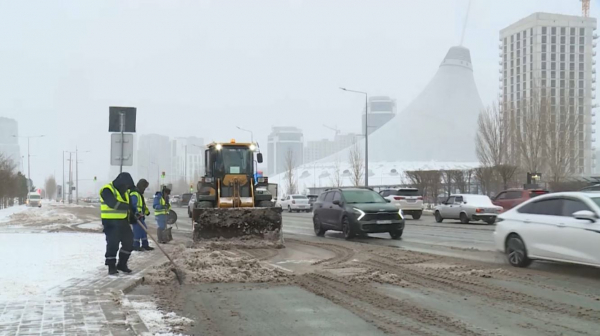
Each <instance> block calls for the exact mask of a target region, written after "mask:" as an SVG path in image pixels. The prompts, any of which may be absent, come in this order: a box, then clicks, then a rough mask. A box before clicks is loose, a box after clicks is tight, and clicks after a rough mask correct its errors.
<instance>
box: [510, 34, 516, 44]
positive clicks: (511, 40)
mask: <svg viewBox="0 0 600 336" xmlns="http://www.w3.org/2000/svg"><path fill="white" fill-rule="evenodd" d="M514 41H515V36H514V35H510V42H511V43H512V42H514Z"/></svg>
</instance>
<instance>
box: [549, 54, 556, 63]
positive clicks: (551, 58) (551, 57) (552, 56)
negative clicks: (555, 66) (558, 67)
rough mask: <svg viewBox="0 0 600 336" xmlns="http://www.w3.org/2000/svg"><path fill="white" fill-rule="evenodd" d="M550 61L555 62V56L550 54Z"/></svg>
mask: <svg viewBox="0 0 600 336" xmlns="http://www.w3.org/2000/svg"><path fill="white" fill-rule="evenodd" d="M550 60H551V61H552V62H554V61H556V54H551V55H550Z"/></svg>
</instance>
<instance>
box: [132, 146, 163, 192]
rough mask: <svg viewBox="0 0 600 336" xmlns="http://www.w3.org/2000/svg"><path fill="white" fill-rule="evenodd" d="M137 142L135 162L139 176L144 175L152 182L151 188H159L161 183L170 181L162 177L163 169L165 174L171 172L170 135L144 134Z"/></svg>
mask: <svg viewBox="0 0 600 336" xmlns="http://www.w3.org/2000/svg"><path fill="white" fill-rule="evenodd" d="M137 143H138V146H137V152H136V153H137V155H134V162H135V165H136V168H137V169H136V171H137V172H138V174H139V177H140V178H141V177H144V178H146V179H147V180H148V182H150V188H151V190H158V188H159V187H160V185H161V184H165V183H170V181H166V179H163V178H162V177H161V175H162V172H163V171H164V172H165V174H167V173H169V174H170V173H171V172H170V170H171V145H170V143H169V137H168V136H166V135H159V134H143V135H140V136H139V139H138V142H137ZM136 156H137V158H136ZM134 178H135V176H134Z"/></svg>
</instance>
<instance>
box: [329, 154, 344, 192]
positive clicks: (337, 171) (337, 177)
mask: <svg viewBox="0 0 600 336" xmlns="http://www.w3.org/2000/svg"><path fill="white" fill-rule="evenodd" d="M341 166H342V164H341V162H340V158H339V156H337V155H336V156H335V160H334V161H333V175H332V176H330V177H329V179H330V182H331V185H332V186H333V187H337V188H339V187H341V186H342V185H343V180H342V167H341Z"/></svg>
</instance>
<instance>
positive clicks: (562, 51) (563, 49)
mask: <svg viewBox="0 0 600 336" xmlns="http://www.w3.org/2000/svg"><path fill="white" fill-rule="evenodd" d="M560 52H561V53H564V52H565V46H564V45H561V46H560Z"/></svg>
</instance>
